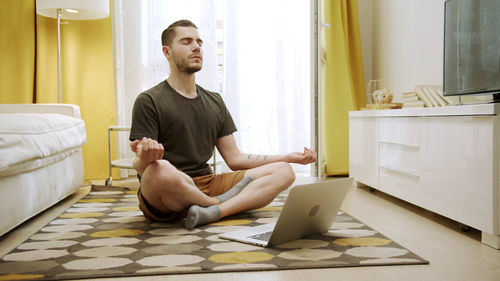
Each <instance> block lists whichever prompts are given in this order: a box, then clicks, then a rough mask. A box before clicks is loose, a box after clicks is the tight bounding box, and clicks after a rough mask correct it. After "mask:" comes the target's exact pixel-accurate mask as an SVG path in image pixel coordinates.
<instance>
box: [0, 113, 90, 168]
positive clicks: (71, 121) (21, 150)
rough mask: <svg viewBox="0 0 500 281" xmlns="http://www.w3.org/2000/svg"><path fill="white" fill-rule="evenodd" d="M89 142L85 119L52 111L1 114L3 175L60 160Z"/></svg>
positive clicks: (0, 141)
mask: <svg viewBox="0 0 500 281" xmlns="http://www.w3.org/2000/svg"><path fill="white" fill-rule="evenodd" d="M86 141H87V138H86V133H85V123H84V121H83V120H81V119H78V118H74V117H70V116H66V115H61V114H53V113H42V114H40V113H8V114H6V113H0V176H1V177H3V176H9V175H15V174H18V173H22V172H26V171H31V170H34V169H38V168H41V167H44V166H47V165H49V164H51V163H53V162H57V161H60V160H62V159H64V158H65V157H67V156H68V155H71V154H72V153H74V152H75V151H78V150H79V149H80V147H81V146H82V145H83V144H85V143H86Z"/></svg>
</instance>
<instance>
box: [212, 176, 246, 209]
mask: <svg viewBox="0 0 500 281" xmlns="http://www.w3.org/2000/svg"><path fill="white" fill-rule="evenodd" d="M251 181H253V178H252V177H244V178H243V179H241V180H240V181H239V182H238V183H237V184H235V185H234V186H233V187H232V188H231V189H229V190H228V191H226V192H225V193H223V194H221V195H217V196H215V198H217V199H219V202H220V203H222V202H224V201H227V200H228V199H230V198H231V197H233V196H235V195H237V194H238V193H240V191H242V190H243V188H245V186H247V185H248V184H249V183H250V182H251Z"/></svg>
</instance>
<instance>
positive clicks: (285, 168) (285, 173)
mask: <svg viewBox="0 0 500 281" xmlns="http://www.w3.org/2000/svg"><path fill="white" fill-rule="evenodd" d="M277 164H278V170H277V172H278V173H279V174H280V176H281V178H282V179H283V180H284V182H285V184H286V185H287V187H288V186H290V185H291V184H292V183H293V182H294V181H295V172H294V171H293V169H292V166H291V165H290V164H288V163H286V162H279V163H277Z"/></svg>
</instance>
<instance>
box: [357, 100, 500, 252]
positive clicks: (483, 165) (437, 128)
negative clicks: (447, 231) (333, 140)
mask: <svg viewBox="0 0 500 281" xmlns="http://www.w3.org/2000/svg"><path fill="white" fill-rule="evenodd" d="M499 116H500V104H499V103H489V104H474V105H460V106H447V107H434V108H409V109H392V110H372V111H352V112H350V113H349V174H350V176H353V177H354V179H355V180H356V181H357V182H358V183H362V184H365V185H368V186H369V187H371V188H374V189H377V190H380V191H382V192H385V193H388V194H390V195H392V196H395V197H398V198H400V199H402V200H405V201H408V202H410V203H412V204H415V205H418V206H420V207H422V208H425V209H428V210H430V211H432V212H435V213H437V214H440V215H442V216H445V217H448V218H450V219H453V220H455V221H457V222H459V223H461V224H463V225H465V226H470V227H474V228H476V229H479V230H480V231H481V232H482V238H481V240H482V242H483V243H485V244H487V245H489V246H492V247H494V248H496V249H499V248H500V183H499V181H500V178H499V176H498V175H499V174H500V117H499Z"/></svg>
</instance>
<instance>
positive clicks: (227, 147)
mask: <svg viewBox="0 0 500 281" xmlns="http://www.w3.org/2000/svg"><path fill="white" fill-rule="evenodd" d="M217 149H218V150H219V152H220V154H221V155H222V157H223V158H224V161H226V164H227V165H228V166H229V168H230V169H231V170H242V169H251V168H255V167H258V166H262V165H265V164H269V163H274V162H288V163H298V164H304V165H305V164H309V163H313V162H315V161H316V152H314V150H311V149H308V148H304V152H292V153H288V154H282V155H262V154H248V153H242V152H240V150H239V149H238V147H237V145H236V142H235V140H234V137H233V135H228V136H225V137H222V138H219V139H218V140H217Z"/></svg>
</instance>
